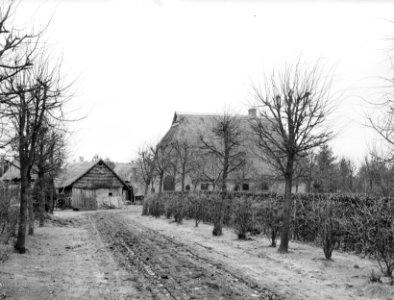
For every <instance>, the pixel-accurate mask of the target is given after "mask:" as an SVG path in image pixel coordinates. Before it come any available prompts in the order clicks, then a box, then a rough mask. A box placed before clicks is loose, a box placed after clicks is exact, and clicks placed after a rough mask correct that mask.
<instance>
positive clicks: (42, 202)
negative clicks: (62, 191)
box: [39, 191, 45, 227]
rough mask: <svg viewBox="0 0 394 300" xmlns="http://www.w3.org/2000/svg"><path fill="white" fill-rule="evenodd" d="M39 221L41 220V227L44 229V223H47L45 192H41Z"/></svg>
mask: <svg viewBox="0 0 394 300" xmlns="http://www.w3.org/2000/svg"><path fill="white" fill-rule="evenodd" d="M39 219H40V227H44V223H45V192H44V191H41V193H40V203H39Z"/></svg>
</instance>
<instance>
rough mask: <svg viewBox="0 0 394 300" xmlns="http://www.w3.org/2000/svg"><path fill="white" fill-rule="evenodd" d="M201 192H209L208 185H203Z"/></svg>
mask: <svg viewBox="0 0 394 300" xmlns="http://www.w3.org/2000/svg"><path fill="white" fill-rule="evenodd" d="M201 190H202V191H208V183H201Z"/></svg>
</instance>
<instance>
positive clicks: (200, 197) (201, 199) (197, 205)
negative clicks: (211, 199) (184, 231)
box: [187, 193, 208, 227]
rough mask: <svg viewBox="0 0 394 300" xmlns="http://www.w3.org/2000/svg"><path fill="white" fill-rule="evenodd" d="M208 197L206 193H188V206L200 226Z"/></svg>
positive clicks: (196, 223)
mask: <svg viewBox="0 0 394 300" xmlns="http://www.w3.org/2000/svg"><path fill="white" fill-rule="evenodd" d="M206 199H207V197H206V195H205V194H204V193H198V194H190V193H189V194H188V196H187V200H188V207H189V213H190V216H191V217H192V218H193V219H194V220H195V226H196V227H198V224H199V223H200V221H201V219H202V218H203V215H204V210H205V208H206V206H207V205H208V202H207V201H206Z"/></svg>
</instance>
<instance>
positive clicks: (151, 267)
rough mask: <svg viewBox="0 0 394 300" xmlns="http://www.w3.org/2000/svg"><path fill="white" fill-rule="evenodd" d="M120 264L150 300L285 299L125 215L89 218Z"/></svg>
mask: <svg viewBox="0 0 394 300" xmlns="http://www.w3.org/2000/svg"><path fill="white" fill-rule="evenodd" d="M89 218H90V220H91V221H92V223H93V224H94V226H95V227H96V229H97V231H98V233H99V234H100V237H101V239H102V240H103V242H104V243H106V245H107V247H109V249H110V250H111V251H112V253H113V254H114V256H115V257H116V258H117V260H118V262H119V263H120V264H122V266H123V267H124V268H125V269H126V270H128V271H130V272H132V273H133V274H138V277H139V278H138V279H139V282H140V285H141V287H140V288H141V289H144V291H145V292H146V291H147V292H148V293H147V295H148V296H147V297H148V298H149V299H157V300H168V299H170V300H172V299H176V300H187V299H207V300H211V299H215V300H216V299H217V300H219V299H223V300H232V299H234V300H235V299H237V300H238V299H245V300H249V299H271V300H277V299H282V298H280V297H279V296H277V295H275V294H274V293H273V292H272V291H270V290H268V289H265V288H262V287H260V286H259V285H258V284H257V283H256V282H253V281H252V280H249V279H248V278H245V277H244V276H242V274H234V272H230V271H229V270H226V268H225V266H223V265H222V264H220V263H218V262H215V261H212V260H210V259H208V258H206V257H202V256H201V255H198V254H197V253H196V252H195V251H193V249H190V248H189V247H187V246H186V245H184V244H182V243H179V242H176V241H174V240H173V239H172V238H170V237H167V236H165V235H163V234H160V233H158V232H157V231H154V230H151V229H149V228H146V227H144V226H141V225H140V224H138V223H134V222H130V221H128V222H126V220H124V219H123V218H122V217H121V216H120V215H114V214H111V213H106V212H104V213H98V214H95V215H92V216H90V217H89Z"/></svg>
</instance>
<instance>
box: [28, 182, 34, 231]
mask: <svg viewBox="0 0 394 300" xmlns="http://www.w3.org/2000/svg"><path fill="white" fill-rule="evenodd" d="M27 195H28V196H27V197H28V199H27V203H28V210H29V231H28V232H29V235H34V205H33V197H32V195H31V193H30V188H29V190H28V193H27Z"/></svg>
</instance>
